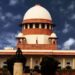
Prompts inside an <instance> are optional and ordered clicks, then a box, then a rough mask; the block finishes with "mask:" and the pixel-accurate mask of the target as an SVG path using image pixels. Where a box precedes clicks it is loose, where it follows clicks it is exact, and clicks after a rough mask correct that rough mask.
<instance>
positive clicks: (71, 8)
mask: <svg viewBox="0 0 75 75" xmlns="http://www.w3.org/2000/svg"><path fill="white" fill-rule="evenodd" d="M74 8H75V2H74V1H72V3H71V4H70V5H69V6H68V10H73V9H74Z"/></svg>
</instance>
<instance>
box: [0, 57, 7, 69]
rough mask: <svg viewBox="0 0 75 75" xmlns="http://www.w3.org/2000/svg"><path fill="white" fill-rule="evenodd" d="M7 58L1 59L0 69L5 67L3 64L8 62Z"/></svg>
mask: <svg viewBox="0 0 75 75" xmlns="http://www.w3.org/2000/svg"><path fill="white" fill-rule="evenodd" d="M6 59H7V58H6V57H4V58H0V68H2V67H3V65H4V64H3V63H4V62H5V61H6Z"/></svg>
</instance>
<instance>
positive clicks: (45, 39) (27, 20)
mask: <svg viewBox="0 0 75 75" xmlns="http://www.w3.org/2000/svg"><path fill="white" fill-rule="evenodd" d="M19 26H20V27H21V31H19V33H18V34H17V36H16V37H15V38H16V40H17V44H16V48H15V49H14V48H10V47H8V48H7V47H5V48H4V49H3V50H0V68H2V67H3V65H4V62H5V61H6V60H7V59H8V58H9V57H11V56H13V55H14V54H15V52H16V50H17V48H20V49H21V50H22V52H23V55H25V56H26V58H27V63H26V66H29V68H30V69H33V68H34V67H35V66H36V65H38V66H39V64H40V62H41V60H42V57H44V56H46V55H48V56H53V57H54V58H55V59H57V60H58V61H59V62H60V64H59V67H60V68H61V69H63V68H66V67H67V66H68V65H69V66H70V67H71V68H72V69H75V51H74V50H59V49H58V43H57V39H58V37H57V35H56V33H55V32H54V27H55V25H54V23H53V21H52V17H51V14H50V13H49V11H48V10H47V9H45V8H44V7H42V6H40V5H35V6H33V7H31V8H30V9H28V11H27V12H25V14H24V17H23V21H22V23H21V24H20V25H19ZM58 40H59V39H58Z"/></svg>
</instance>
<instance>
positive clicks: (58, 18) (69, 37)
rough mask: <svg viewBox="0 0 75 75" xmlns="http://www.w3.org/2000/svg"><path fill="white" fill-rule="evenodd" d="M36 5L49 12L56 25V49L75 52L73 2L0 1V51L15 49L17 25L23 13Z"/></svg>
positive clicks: (74, 9)
mask: <svg viewBox="0 0 75 75" xmlns="http://www.w3.org/2000/svg"><path fill="white" fill-rule="evenodd" d="M36 4H40V5H41V6H43V7H44V8H46V9H47V10H48V11H49V13H50V15H51V17H52V21H53V23H54V24H55V25H56V27H55V28H54V32H55V33H56V34H57V36H58V48H59V49H61V50H62V49H67V50H68V49H71V50H72V49H73V50H75V0H0V49H3V48H4V47H8V46H9V47H14V48H15V46H16V38H15V37H16V35H17V34H18V33H19V31H20V30H21V28H20V26H19V24H20V23H21V22H22V20H23V16H24V14H25V12H26V11H27V10H28V9H29V8H30V7H32V6H34V5H36ZM39 12H40V11H39Z"/></svg>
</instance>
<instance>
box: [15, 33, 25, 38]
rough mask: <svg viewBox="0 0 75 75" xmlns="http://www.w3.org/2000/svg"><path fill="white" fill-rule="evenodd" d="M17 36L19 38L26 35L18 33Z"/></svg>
mask: <svg viewBox="0 0 75 75" xmlns="http://www.w3.org/2000/svg"><path fill="white" fill-rule="evenodd" d="M16 37H17V38H19V37H24V35H23V33H21V32H20V33H18V35H17V36H16Z"/></svg>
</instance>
